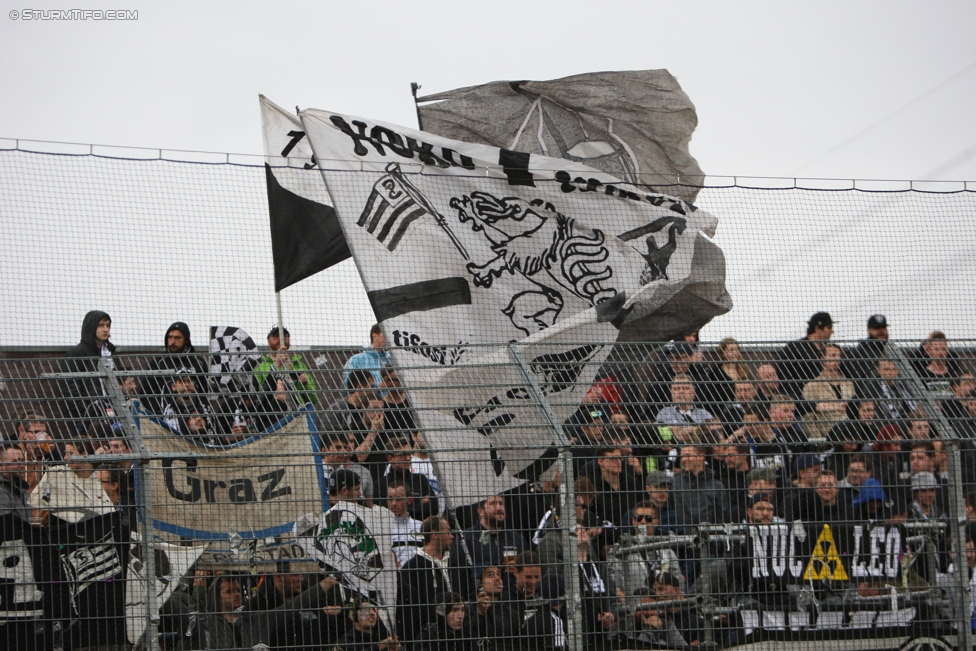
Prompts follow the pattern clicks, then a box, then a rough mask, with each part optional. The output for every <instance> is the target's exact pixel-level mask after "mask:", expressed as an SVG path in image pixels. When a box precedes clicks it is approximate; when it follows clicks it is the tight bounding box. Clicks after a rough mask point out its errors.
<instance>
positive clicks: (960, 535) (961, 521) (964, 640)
mask: <svg viewBox="0 0 976 651" xmlns="http://www.w3.org/2000/svg"><path fill="white" fill-rule="evenodd" d="M886 348H887V349H888V354H889V356H890V357H892V358H893V359H894V360H895V363H896V364H897V365H898V370H899V374H900V375H901V376H902V377H905V378H908V379H909V380H910V382H911V385H912V388H913V389H914V392H915V396H916V397H917V398H918V399H919V401H921V402H922V404H923V405H924V407H925V415H926V419H927V420H934V421H936V422H938V424H939V435H940V438H941V439H942V441H943V442H944V444H945V449H946V460H947V461H948V464H949V468H948V472H949V531H950V533H951V535H952V562H953V565H954V566H955V569H956V572H955V574H956V577H955V578H956V580H955V585H954V586H953V587H954V588H955V589H954V590H953V593H954V595H953V596H954V599H953V601H954V602H955V603H954V608H953V612H954V613H955V618H956V628H957V629H958V630H957V633H956V635H957V639H956V647H957V648H960V649H966V650H967V651H968V650H969V649H972V648H973V632H972V629H971V628H970V616H971V613H972V601H971V595H970V591H971V588H970V587H969V567H968V565H969V564H968V562H967V559H966V504H965V501H964V500H963V493H964V491H963V474H962V459H961V457H960V454H959V438H958V436H956V433H955V430H954V429H953V428H952V426H951V425H950V424H949V421H948V420H947V419H946V417H945V415H944V414H943V413H942V410H941V409H940V408H939V405H938V404H937V403H936V401H935V399H934V398H933V397H932V394H931V393H929V390H928V389H927V388H926V387H925V384H923V383H922V380H921V378H919V377H918V374H917V373H915V369H914V368H912V365H911V364H910V363H909V362H908V360H907V359H906V358H905V355H904V353H902V352H901V349H900V348H899V347H898V346H897V345H894V344H889V345H888V346H886ZM960 641H961V642H960Z"/></svg>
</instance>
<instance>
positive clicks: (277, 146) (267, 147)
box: [258, 95, 349, 292]
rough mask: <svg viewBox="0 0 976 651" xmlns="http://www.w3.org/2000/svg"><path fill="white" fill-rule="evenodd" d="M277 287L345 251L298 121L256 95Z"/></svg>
mask: <svg viewBox="0 0 976 651" xmlns="http://www.w3.org/2000/svg"><path fill="white" fill-rule="evenodd" d="M258 100H259V102H260V104H261V127H262V131H263V135H264V155H265V158H266V161H265V177H266V181H267V184H268V213H269V216H270V218H271V251H272V256H273V258H274V268H275V291H276V292H280V291H281V290H282V289H284V288H285V287H288V286H289V285H293V284H295V283H297V282H298V281H300V280H303V279H305V278H308V277H309V276H311V275H313V274H316V273H318V272H319V271H322V270H323V269H328V268H329V267H331V266H333V265H336V264H338V263H340V262H342V261H343V260H345V259H346V258H348V257H349V248H348V247H347V246H346V240H345V238H344V237H343V235H342V228H341V227H340V226H339V220H338V219H337V218H336V214H335V209H333V208H332V201H331V199H329V193H328V192H327V191H326V189H325V185H324V184H323V183H322V177H320V176H319V175H318V174H316V173H315V172H313V171H312V170H314V169H315V156H314V155H313V154H312V148H311V147H310V146H309V144H308V139H307V138H305V131H304V130H303V129H302V123H301V122H299V120H298V118H297V117H295V116H294V115H292V114H291V113H289V112H287V111H285V110H284V109H282V108H281V107H279V106H278V105H276V104H275V103H274V102H272V101H271V100H269V99H268V98H266V97H265V96H264V95H260V96H259V97H258Z"/></svg>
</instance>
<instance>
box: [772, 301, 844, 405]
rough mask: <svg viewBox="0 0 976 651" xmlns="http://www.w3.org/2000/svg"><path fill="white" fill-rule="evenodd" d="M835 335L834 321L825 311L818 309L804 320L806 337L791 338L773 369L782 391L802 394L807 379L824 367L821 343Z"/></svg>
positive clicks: (798, 397) (795, 394) (792, 394)
mask: <svg viewBox="0 0 976 651" xmlns="http://www.w3.org/2000/svg"><path fill="white" fill-rule="evenodd" d="M833 334H834V321H833V319H831V318H830V314H828V313H827V312H817V313H816V314H814V315H813V316H811V317H810V320H809V321H808V322H807V336H806V337H804V338H803V339H798V340H796V341H791V342H790V343H788V344H786V346H785V347H784V348H783V350H781V351H780V353H779V361H778V362H777V364H776V372H777V373H778V374H779V377H780V380H782V386H781V390H782V391H784V392H785V393H787V394H788V395H790V396H793V398H795V399H798V400H799V399H800V397H801V396H802V395H803V387H804V386H806V384H807V382H809V381H810V380H812V379H813V378H815V377H817V376H818V375H820V372H821V371H822V370H823V364H822V363H821V361H820V360H821V358H822V357H823V344H824V342H826V341H828V340H829V339H830V337H831V335H833Z"/></svg>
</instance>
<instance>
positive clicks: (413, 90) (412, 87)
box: [410, 81, 424, 131]
mask: <svg viewBox="0 0 976 651" xmlns="http://www.w3.org/2000/svg"><path fill="white" fill-rule="evenodd" d="M420 88H421V86H420V84H418V83H417V82H415V81H411V82H410V92H411V93H413V107H414V108H415V109H417V129H419V130H420V131H423V130H424V121H423V120H422V119H421V118H420V104H418V103H417V91H418V90H420Z"/></svg>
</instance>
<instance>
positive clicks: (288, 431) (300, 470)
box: [139, 413, 325, 540]
mask: <svg viewBox="0 0 976 651" xmlns="http://www.w3.org/2000/svg"><path fill="white" fill-rule="evenodd" d="M283 423H284V424H283V425H282V426H281V427H279V428H277V429H275V430H274V431H273V432H270V433H265V434H258V435H255V436H253V437H252V438H250V439H247V440H246V441H243V442H240V443H236V444H234V445H228V446H209V445H201V444H198V443H195V442H193V441H190V440H188V439H186V438H184V437H182V436H180V435H179V434H176V433H174V432H173V431H172V430H170V429H169V428H167V427H166V426H164V425H162V424H161V423H160V422H159V421H156V420H155V419H152V418H145V417H144V418H141V419H139V428H140V432H141V433H142V437H143V440H144V441H145V442H146V447H147V448H149V452H150V453H151V454H159V455H162V456H166V457H167V458H163V459H159V460H154V461H151V462H150V464H149V472H148V473H147V474H148V477H149V479H148V481H149V484H150V496H151V499H152V512H153V527H154V528H155V529H156V533H157V535H158V536H160V537H162V538H164V539H165V538H174V539H175V538H177V537H183V538H184V539H185V538H190V539H196V540H226V539H228V538H229V537H230V536H231V534H237V535H239V536H241V537H243V538H265V537H268V536H275V535H278V534H281V533H283V532H286V531H290V530H291V528H292V523H294V522H295V520H297V519H298V518H299V516H301V515H303V514H305V513H309V512H313V511H318V512H321V511H322V505H323V502H324V497H325V486H324V483H323V480H322V478H321V476H320V474H319V472H318V468H319V466H318V465H317V464H315V463H313V462H312V460H313V457H312V455H313V454H315V453H317V452H318V450H317V439H318V437H317V435H316V434H315V433H314V432H315V427H314V422H313V415H312V414H310V413H299V414H297V415H295V416H290V417H289V418H288V419H285V421H283ZM187 453H189V454H187ZM180 454H187V456H186V457H185V458H180V457H179V455H180ZM167 534H168V535H167Z"/></svg>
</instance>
